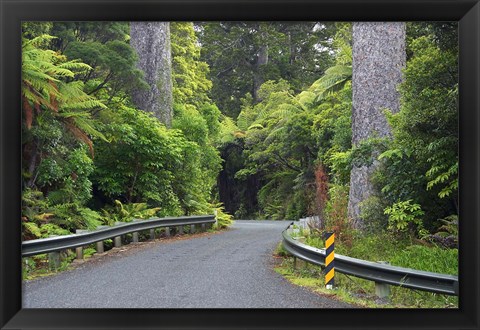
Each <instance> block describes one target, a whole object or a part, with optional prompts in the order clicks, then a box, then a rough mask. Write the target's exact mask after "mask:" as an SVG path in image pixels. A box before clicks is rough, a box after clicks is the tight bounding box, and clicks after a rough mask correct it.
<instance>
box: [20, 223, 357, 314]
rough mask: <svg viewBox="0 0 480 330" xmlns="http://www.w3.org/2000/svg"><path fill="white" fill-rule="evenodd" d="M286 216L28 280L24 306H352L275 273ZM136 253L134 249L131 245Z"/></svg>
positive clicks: (158, 244)
mask: <svg viewBox="0 0 480 330" xmlns="http://www.w3.org/2000/svg"><path fill="white" fill-rule="evenodd" d="M287 225H288V222H285V221H275V222H273V221H248V220H241V221H240V220H238V221H236V222H235V224H234V225H233V226H232V228H231V229H230V230H228V231H226V232H222V233H219V234H213V235H201V236H200V237H195V238H191V239H186V240H169V241H161V242H158V241H157V242H155V243H150V244H146V245H142V246H140V247H138V246H137V247H134V248H132V249H131V250H130V251H128V252H125V253H120V254H117V255H107V256H104V257H100V258H99V259H98V260H91V261H88V262H85V263H83V264H82V265H80V266H79V267H77V268H76V269H74V270H71V271H67V272H63V273H60V274H58V275H55V276H51V277H47V278H42V279H37V280H33V281H26V282H24V285H23V307H24V308H345V307H346V308H350V307H352V306H350V305H347V304H344V303H341V302H338V301H336V300H332V299H329V298H326V297H323V296H320V295H318V294H315V293H312V292H310V291H308V290H307V289H304V288H301V287H298V286H295V285H293V284H291V283H289V282H288V281H287V280H285V279H284V278H283V277H282V276H281V275H279V274H277V273H276V272H275V271H274V270H273V262H274V261H273V257H272V252H273V250H274V249H275V247H276V245H277V244H278V242H279V241H280V238H281V232H282V230H283V229H284V228H286V227H287ZM127 250H128V249H127Z"/></svg>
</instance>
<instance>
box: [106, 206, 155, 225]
mask: <svg viewBox="0 0 480 330" xmlns="http://www.w3.org/2000/svg"><path fill="white" fill-rule="evenodd" d="M159 210H160V208H159V207H154V208H149V207H148V205H147V203H130V204H122V202H120V201H119V200H115V205H114V206H110V207H106V208H104V209H102V213H103V217H104V218H105V221H106V223H107V224H108V225H110V226H111V225H113V224H114V223H115V222H130V221H132V220H133V219H148V218H151V217H153V216H155V215H156V214H157V212H158V211H159Z"/></svg>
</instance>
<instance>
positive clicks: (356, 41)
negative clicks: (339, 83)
mask: <svg viewBox="0 0 480 330" xmlns="http://www.w3.org/2000/svg"><path fill="white" fill-rule="evenodd" d="M352 51H353V75H352V89H353V95H352V97H353V98H352V107H353V108H352V144H353V146H354V147H358V146H359V145H360V144H361V142H363V141H365V140H367V139H369V138H372V137H380V138H381V137H389V136H390V135H391V132H390V127H389V125H388V123H387V120H386V118H385V115H384V114H383V111H384V110H385V109H388V110H390V111H392V112H393V113H396V112H398V111H399V108H400V95H399V93H398V90H397V86H398V84H399V83H401V81H402V68H403V67H404V66H405V61H406V53H405V23H402V22H355V23H354V24H353V50H352ZM372 156H373V163H371V164H369V165H365V164H362V165H355V164H354V166H353V168H352V171H351V174H350V195H349V202H348V214H349V216H350V217H351V218H352V219H353V225H354V227H355V228H358V229H361V228H362V227H363V225H364V223H363V221H362V219H361V210H360V203H361V202H362V201H364V200H365V199H367V198H368V197H369V196H371V195H372V194H373V193H374V187H373V185H372V182H371V176H372V173H373V172H374V170H375V169H376V168H377V166H378V162H377V161H376V155H375V152H374V153H373V155H372Z"/></svg>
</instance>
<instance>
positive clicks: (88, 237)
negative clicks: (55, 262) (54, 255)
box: [22, 215, 215, 257]
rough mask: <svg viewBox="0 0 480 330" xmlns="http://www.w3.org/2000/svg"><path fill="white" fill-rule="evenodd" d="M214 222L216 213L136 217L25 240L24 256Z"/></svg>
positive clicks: (23, 246)
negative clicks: (123, 221) (156, 229)
mask: <svg viewBox="0 0 480 330" xmlns="http://www.w3.org/2000/svg"><path fill="white" fill-rule="evenodd" d="M213 222H215V216H214V215H201V216H185V217H176V218H173V217H166V218H154V219H148V220H138V219H136V220H133V221H132V222H125V223H121V224H119V225H116V226H113V227H107V228H102V229H97V230H93V231H89V232H85V233H81V234H72V235H65V236H56V237H49V238H41V239H34V240H29V241H25V242H23V243H22V257H28V256H32V255H36V254H42V253H48V252H54V251H61V250H65V249H71V248H76V247H81V246H86V245H89V244H92V243H95V242H100V241H103V240H106V239H110V238H114V237H118V236H121V235H125V234H129V233H133V232H139V231H142V230H148V229H154V228H159V227H175V226H184V225H196V224H207V223H213Z"/></svg>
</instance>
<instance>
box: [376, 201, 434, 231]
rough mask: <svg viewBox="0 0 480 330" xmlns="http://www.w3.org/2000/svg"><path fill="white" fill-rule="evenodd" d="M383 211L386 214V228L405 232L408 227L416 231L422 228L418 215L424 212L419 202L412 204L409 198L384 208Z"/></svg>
mask: <svg viewBox="0 0 480 330" xmlns="http://www.w3.org/2000/svg"><path fill="white" fill-rule="evenodd" d="M384 213H385V214H387V215H388V229H390V230H393V231H397V232H406V231H407V230H409V229H410V230H416V231H418V230H420V229H422V228H423V223H422V219H420V217H421V216H423V215H424V214H425V213H424V212H423V211H422V209H421V207H420V205H419V204H416V203H413V204H412V200H411V199H409V200H406V201H403V202H397V203H395V204H393V205H392V206H390V207H387V208H385V211H384Z"/></svg>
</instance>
